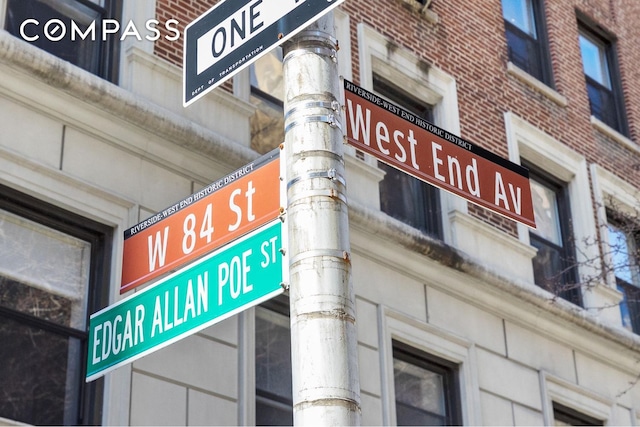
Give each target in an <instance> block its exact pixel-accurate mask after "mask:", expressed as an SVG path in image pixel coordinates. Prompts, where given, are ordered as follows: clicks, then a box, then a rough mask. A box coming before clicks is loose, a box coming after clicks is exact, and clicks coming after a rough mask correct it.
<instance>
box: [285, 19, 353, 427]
mask: <svg viewBox="0 0 640 427" xmlns="http://www.w3.org/2000/svg"><path fill="white" fill-rule="evenodd" d="M337 48H338V45H337V41H336V40H335V29H334V19H333V13H328V14H326V15H325V16H323V17H322V18H320V19H319V20H318V21H317V22H315V23H314V24H312V25H310V26H309V27H308V28H307V29H305V30H304V31H302V32H301V33H299V34H298V35H296V36H295V37H294V38H292V39H291V40H290V41H289V42H287V43H286V44H285V45H284V46H283V49H284V64H283V67H284V82H285V83H284V88H285V100H284V113H285V143H284V152H285V153H284V154H285V159H286V160H285V161H286V170H287V174H286V175H287V195H288V207H287V224H288V227H289V229H288V231H289V245H288V252H287V255H288V258H289V265H290V302H291V307H290V308H291V351H292V377H293V419H294V424H295V425H332V426H334V425H335V426H341V425H342V426H345V425H359V424H360V417H361V413H360V384H359V375H358V357H357V338H356V328H355V296H354V292H353V285H352V281H351V261H350V246H349V222H348V211H347V199H346V183H345V178H344V176H345V173H344V159H343V132H342V124H341V116H342V115H341V105H340V102H339V99H340V79H339V76H338V68H337V60H336V52H337Z"/></svg>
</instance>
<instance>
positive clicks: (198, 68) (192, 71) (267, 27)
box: [183, 0, 345, 107]
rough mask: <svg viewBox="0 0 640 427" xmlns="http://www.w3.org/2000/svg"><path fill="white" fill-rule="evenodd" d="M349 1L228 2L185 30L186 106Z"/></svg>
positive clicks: (276, 0) (284, 0)
mask: <svg viewBox="0 0 640 427" xmlns="http://www.w3.org/2000/svg"><path fill="white" fill-rule="evenodd" d="M344 1H345V0H249V1H247V0H225V1H223V2H221V3H218V4H217V5H215V6H214V7H213V8H211V9H209V10H208V11H207V12H206V13H204V14H203V15H202V16H200V17H199V18H198V19H196V20H195V21H193V22H192V23H190V24H189V25H188V26H187V28H186V29H185V37H184V59H183V61H184V64H183V66H184V68H183V69H184V71H183V72H184V106H185V107H186V106H188V105H190V104H191V103H192V102H195V101H196V100H197V99H198V98H200V97H201V96H203V95H204V94H205V93H207V92H208V91H210V90H212V89H214V88H215V87H217V86H219V85H220V84H222V83H224V82H225V81H226V80H227V79H229V78H231V77H232V76H233V75H235V74H236V73H238V72H239V71H241V70H242V69H244V68H246V67H247V66H249V65H250V64H251V63H253V62H254V61H256V60H257V59H258V58H260V57H261V56H262V55H264V54H266V53H267V52H269V50H271V49H272V48H274V47H276V46H278V45H279V44H281V43H283V42H285V41H286V40H288V39H289V38H291V37H293V36H294V35H295V34H297V33H298V32H299V31H300V30H302V29H304V28H305V27H306V26H307V25H309V24H310V23H311V22H313V21H315V20H316V19H318V18H319V17H320V16H322V15H324V14H325V13H327V12H329V11H330V10H331V9H333V8H334V7H336V6H338V5H339V4H341V3H343V2H344Z"/></svg>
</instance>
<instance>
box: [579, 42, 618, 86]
mask: <svg viewBox="0 0 640 427" xmlns="http://www.w3.org/2000/svg"><path fill="white" fill-rule="evenodd" d="M579 42H580V53H581V55H582V69H583V71H584V74H585V75H587V76H588V77H590V78H591V79H592V80H593V81H595V82H597V83H598V84H600V85H601V86H604V87H605V88H607V89H609V90H611V74H610V72H609V60H608V58H607V51H608V50H609V48H608V46H607V45H606V44H604V43H603V42H600V41H598V40H596V39H594V38H592V37H589V36H587V35H585V34H580V36H579Z"/></svg>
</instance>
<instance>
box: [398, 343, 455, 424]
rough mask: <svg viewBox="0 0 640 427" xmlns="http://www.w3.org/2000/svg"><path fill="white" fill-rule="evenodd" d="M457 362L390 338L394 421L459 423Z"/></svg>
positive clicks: (406, 422)
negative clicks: (391, 344) (394, 403)
mask: <svg viewBox="0 0 640 427" xmlns="http://www.w3.org/2000/svg"><path fill="white" fill-rule="evenodd" d="M457 372H458V368H457V365H455V364H453V363H451V362H449V361H446V360H444V359H440V358H437V357H435V356H431V355H427V354H426V353H423V352H421V351H419V350H416V349H414V348H412V347H410V346H408V345H406V344H404V343H401V342H399V341H393V377H394V387H395V395H396V421H397V425H430V426H443V425H460V423H461V414H460V403H459V397H458V395H459V392H458V385H457V382H458V380H457Z"/></svg>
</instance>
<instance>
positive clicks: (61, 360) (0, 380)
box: [0, 316, 81, 425]
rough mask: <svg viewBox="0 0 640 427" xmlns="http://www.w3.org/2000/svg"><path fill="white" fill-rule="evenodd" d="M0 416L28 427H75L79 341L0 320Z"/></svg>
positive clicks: (2, 318)
mask: <svg viewBox="0 0 640 427" xmlns="http://www.w3.org/2000/svg"><path fill="white" fill-rule="evenodd" d="M0 342H2V343H3V344H2V346H0V360H1V361H2V363H0V384H2V388H1V390H0V393H1V398H0V416H2V417H4V418H8V419H13V420H17V421H21V422H25V423H29V424H39V425H43V424H44V425H61V424H75V423H77V419H76V415H75V414H77V410H78V408H77V405H78V403H79V402H78V401H77V400H75V395H76V394H77V393H78V388H79V386H80V381H81V379H80V378H79V375H80V373H79V371H78V370H77V369H74V368H72V369H69V367H74V366H80V365H81V348H80V342H79V340H76V339H73V338H69V337H65V336H62V335H58V334H55V333H51V332H46V331H44V330H42V329H39V328H35V327H30V326H28V325H25V324H21V323H19V322H17V321H14V320H11V319H8V318H5V317H2V316H0Z"/></svg>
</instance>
